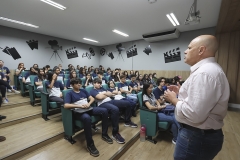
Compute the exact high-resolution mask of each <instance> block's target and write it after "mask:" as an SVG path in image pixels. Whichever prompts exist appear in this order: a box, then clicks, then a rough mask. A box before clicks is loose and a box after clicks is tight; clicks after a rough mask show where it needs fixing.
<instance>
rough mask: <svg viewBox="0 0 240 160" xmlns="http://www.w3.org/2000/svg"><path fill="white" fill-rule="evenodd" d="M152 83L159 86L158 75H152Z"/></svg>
mask: <svg viewBox="0 0 240 160" xmlns="http://www.w3.org/2000/svg"><path fill="white" fill-rule="evenodd" d="M152 81H153V82H154V84H156V86H157V73H153V74H152Z"/></svg>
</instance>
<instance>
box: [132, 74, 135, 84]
mask: <svg viewBox="0 0 240 160" xmlns="http://www.w3.org/2000/svg"><path fill="white" fill-rule="evenodd" d="M131 81H133V82H134V81H136V75H135V74H131Z"/></svg>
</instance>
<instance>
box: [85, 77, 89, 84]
mask: <svg viewBox="0 0 240 160" xmlns="http://www.w3.org/2000/svg"><path fill="white" fill-rule="evenodd" d="M88 81H89V78H88V79H87V80H86V83H85V86H88Z"/></svg>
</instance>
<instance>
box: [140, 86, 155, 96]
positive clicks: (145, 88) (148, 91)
mask: <svg viewBox="0 0 240 160" xmlns="http://www.w3.org/2000/svg"><path fill="white" fill-rule="evenodd" d="M152 91H153V84H152V83H144V84H143V91H142V95H144V94H146V95H150V94H151V93H152Z"/></svg>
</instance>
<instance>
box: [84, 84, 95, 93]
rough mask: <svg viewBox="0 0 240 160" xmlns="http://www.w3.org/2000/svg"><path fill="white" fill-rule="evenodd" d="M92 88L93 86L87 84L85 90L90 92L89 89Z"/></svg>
mask: <svg viewBox="0 0 240 160" xmlns="http://www.w3.org/2000/svg"><path fill="white" fill-rule="evenodd" d="M92 89H93V86H87V87H86V88H85V90H86V91H87V92H88V93H89V94H90V91H91V90H92Z"/></svg>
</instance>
